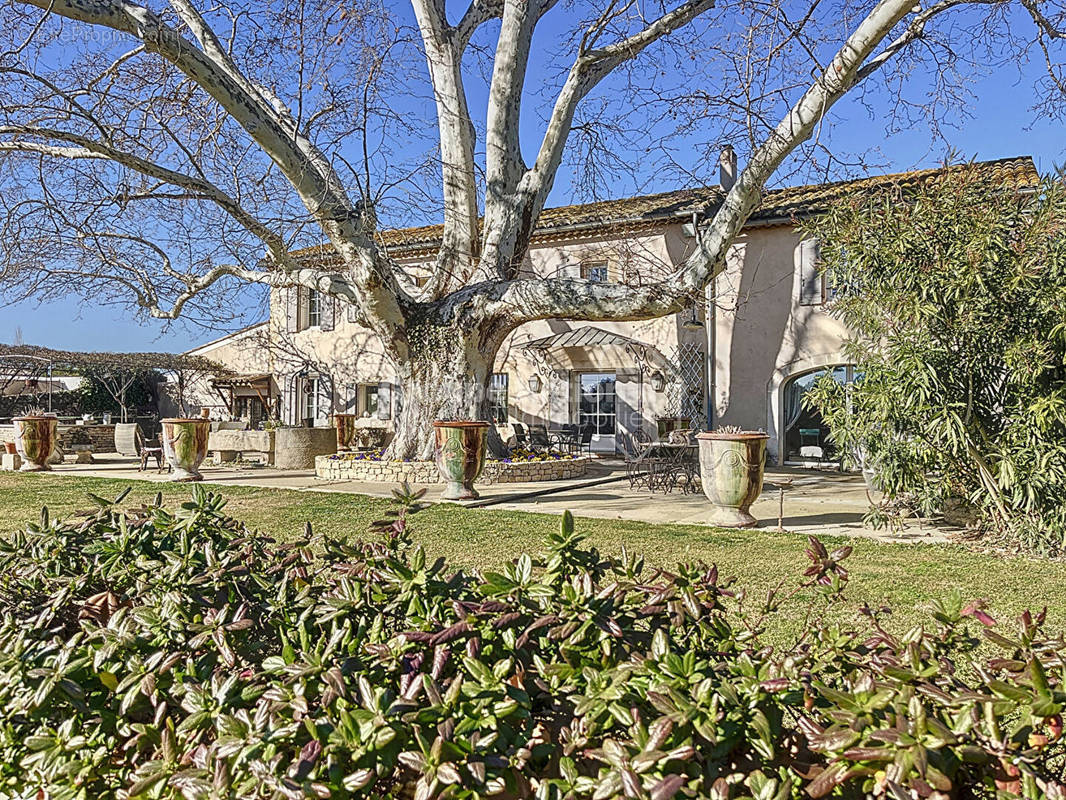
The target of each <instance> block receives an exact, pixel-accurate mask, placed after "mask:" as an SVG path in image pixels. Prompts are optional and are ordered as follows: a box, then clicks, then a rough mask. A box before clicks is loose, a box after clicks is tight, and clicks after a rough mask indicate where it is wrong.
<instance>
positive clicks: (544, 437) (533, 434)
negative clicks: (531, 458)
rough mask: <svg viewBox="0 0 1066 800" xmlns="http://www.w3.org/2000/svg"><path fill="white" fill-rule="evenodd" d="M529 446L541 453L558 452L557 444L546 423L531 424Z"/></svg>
mask: <svg viewBox="0 0 1066 800" xmlns="http://www.w3.org/2000/svg"><path fill="white" fill-rule="evenodd" d="M529 446H530V447H531V448H532V449H534V450H537V451H538V452H541V453H554V452H557V445H556V443H555V442H553V441H552V438H551V437H550V436H549V435H548V428H547V427H546V426H544V425H530V426H529Z"/></svg>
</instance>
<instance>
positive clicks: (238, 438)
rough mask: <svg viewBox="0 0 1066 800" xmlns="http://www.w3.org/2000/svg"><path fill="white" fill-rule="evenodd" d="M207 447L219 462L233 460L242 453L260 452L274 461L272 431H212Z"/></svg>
mask: <svg viewBox="0 0 1066 800" xmlns="http://www.w3.org/2000/svg"><path fill="white" fill-rule="evenodd" d="M207 449H208V450H210V451H211V452H213V453H214V454H215V458H216V460H217V461H220V462H228V461H233V460H234V459H236V458H237V456H238V455H241V454H242V453H262V454H263V455H265V456H266V459H267V463H268V464H273V463H274V431H224V430H218V431H212V432H211V435H210V436H209V437H208V439H207Z"/></svg>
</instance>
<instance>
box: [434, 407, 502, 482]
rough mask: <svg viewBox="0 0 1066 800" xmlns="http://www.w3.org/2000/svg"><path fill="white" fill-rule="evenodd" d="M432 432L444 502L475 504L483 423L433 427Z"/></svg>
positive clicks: (481, 464)
mask: <svg viewBox="0 0 1066 800" xmlns="http://www.w3.org/2000/svg"><path fill="white" fill-rule="evenodd" d="M433 428H434V430H435V432H436V447H435V448H434V456H435V458H436V462H437V470H438V471H439V472H440V474H441V477H442V478H444V483H445V487H444V492H443V493H442V494H441V498H442V499H444V500H476V499H477V498H478V497H480V495H479V494H478V493H477V490H476V489H474V481H476V480H477V479H478V476H479V475H481V470H482V469H483V468H484V466H485V442H486V436H485V434H486V432H487V431H488V428H489V423H487V422H458V421H457V422H445V421H440V420H438V421H436V422H434V423H433Z"/></svg>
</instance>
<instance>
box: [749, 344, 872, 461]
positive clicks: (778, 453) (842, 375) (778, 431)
mask: <svg viewBox="0 0 1066 800" xmlns="http://www.w3.org/2000/svg"><path fill="white" fill-rule="evenodd" d="M826 373H831V374H833V375H834V377H836V378H837V379H838V380H840V381H841V382H845V383H850V382H852V381H854V380H855V368H854V366H853V365H852V364H849V363H848V362H847V359H846V358H844V356H843V355H842V354H840V353H832V354H824V355H820V356H813V357H810V358H805V359H798V360H796V361H793V362H791V363H789V364H784V365H782V366H780V367H778V368H777V369H776V370H775V371H774V374H773V376H772V377H771V378H770V380H769V381H768V383H767V387H766V388H767V411H768V414H767V417H768V418H767V428H766V430H767V431H768V432H769V434H770V442H769V445H768V450H769V453H768V458H769V460H770V461H772V462H773V463H775V464H777V465H779V466H781V465H784V464H791V463H798V464H812V463H832V462H836V461H839V460H840V459H839V455H838V454H837V453H836V452H835V451H834V449H833V446H832V443H831V442H829V441H828V438H827V435H828V428H826V427H825V425H824V423H823V421H822V420H821V418H820V416H818V415H817V412H811V411H808V410H807V409H805V408H804V405H803V395H804V394H805V393H806V391H807V390H808V389H809V388H810V386H811V385H813V384H814V382H815V381H817V380H818V379H819V378H820V377H821V376H822V375H825V374H826Z"/></svg>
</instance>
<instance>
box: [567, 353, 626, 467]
mask: <svg viewBox="0 0 1066 800" xmlns="http://www.w3.org/2000/svg"><path fill="white" fill-rule="evenodd" d="M615 384H616V381H615V373H613V372H582V373H579V374H578V376H577V386H576V389H577V424H578V428H579V430H582V431H583V430H585V428H592V431H593V434H592V449H593V450H596V451H598V452H606V453H613V452H614V451H615V449H616V446H617V440H616V438H615V433H616V431H617V429H618V403H617V396H616V394H615Z"/></svg>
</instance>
